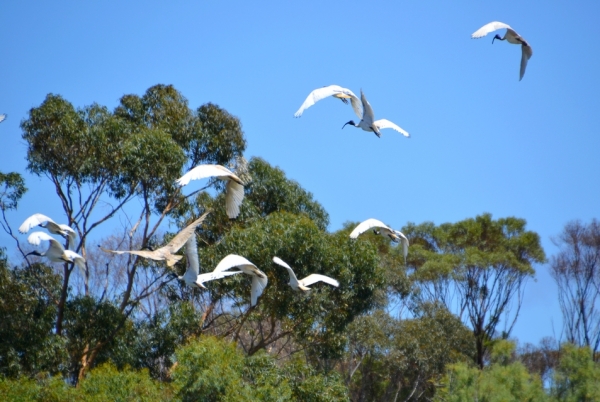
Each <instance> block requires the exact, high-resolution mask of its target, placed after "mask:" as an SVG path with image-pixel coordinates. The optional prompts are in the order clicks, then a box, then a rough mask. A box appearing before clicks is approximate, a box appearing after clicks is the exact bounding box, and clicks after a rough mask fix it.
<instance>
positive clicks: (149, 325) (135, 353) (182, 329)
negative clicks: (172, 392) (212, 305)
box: [112, 301, 202, 380]
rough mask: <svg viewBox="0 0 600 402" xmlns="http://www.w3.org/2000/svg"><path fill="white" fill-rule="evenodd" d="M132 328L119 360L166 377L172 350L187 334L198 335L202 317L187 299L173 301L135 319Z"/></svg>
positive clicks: (162, 378) (163, 378) (171, 358)
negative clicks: (129, 341)
mask: <svg viewBox="0 0 600 402" xmlns="http://www.w3.org/2000/svg"><path fill="white" fill-rule="evenodd" d="M132 332H133V333H132V334H131V335H132V336H131V343H129V344H127V345H124V347H123V352H124V353H123V354H121V355H120V357H121V358H122V360H121V361H122V362H123V363H127V364H129V365H131V366H132V367H136V368H148V369H149V372H150V374H151V376H152V377H153V378H157V379H160V380H167V379H168V370H169V369H170V367H171V366H172V365H173V358H174V356H175V350H176V349H177V347H179V346H180V345H183V344H185V343H186V342H187V340H188V339H189V338H191V337H193V336H197V335H200V333H201V332H202V317H201V314H199V313H198V312H197V311H196V310H195V309H194V308H193V305H192V304H191V303H190V302H188V301H172V302H171V303H169V305H168V307H167V308H166V309H164V310H160V311H158V312H157V313H156V314H155V315H154V316H153V317H151V318H150V319H147V320H142V321H140V322H138V323H136V324H135V326H134V327H133V328H132ZM112 360H113V361H115V359H114V357H113V359H112Z"/></svg>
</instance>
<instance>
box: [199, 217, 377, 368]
mask: <svg viewBox="0 0 600 402" xmlns="http://www.w3.org/2000/svg"><path fill="white" fill-rule="evenodd" d="M231 253H233V254H239V255H242V256H244V257H246V258H247V259H249V260H250V261H251V262H253V263H254V264H256V266H257V267H259V269H262V270H263V271H264V272H265V273H266V275H267V276H268V278H269V285H268V286H267V288H266V289H265V291H264V293H263V295H262V296H261V297H260V299H259V306H260V308H259V309H258V310H256V311H254V312H252V315H251V317H250V319H249V322H260V321H263V320H268V323H269V324H268V325H269V326H271V327H272V328H271V330H270V331H266V332H263V333H262V334H259V335H260V336H259V337H258V338H257V339H256V342H254V341H252V342H251V343H252V346H251V347H250V350H251V351H250V353H254V352H255V351H257V350H259V349H260V348H262V347H264V346H265V345H266V344H268V343H270V341H271V340H274V339H278V337H280V336H281V335H282V332H284V333H287V334H290V335H293V336H294V337H295V338H296V339H297V341H298V342H300V343H302V344H306V345H310V347H311V348H314V350H315V351H318V352H317V353H319V354H322V355H323V356H325V355H328V354H331V355H332V356H333V355H337V354H339V353H340V352H341V350H342V348H343V339H342V338H341V337H340V336H338V335H339V334H340V333H341V332H342V331H343V330H344V329H345V327H346V325H348V324H349V323H350V322H351V321H352V320H353V318H354V317H355V316H356V315H358V314H361V313H363V312H365V311H367V310H369V309H371V308H373V307H374V306H375V302H376V299H375V296H376V291H377V289H379V288H381V287H382V286H383V273H382V270H381V269H380V267H379V265H378V260H377V254H376V252H375V250H374V249H373V248H372V247H371V246H370V245H369V244H368V243H360V242H358V243H357V242H354V241H352V240H351V239H348V238H347V237H346V236H344V235H338V234H329V233H326V232H323V231H321V230H320V229H319V227H318V226H317V225H316V224H315V222H314V221H312V220H311V219H309V218H308V216H306V215H293V214H290V213H272V214H270V215H268V216H267V217H266V218H264V219H261V220H256V221H253V222H252V223H251V224H249V225H248V226H247V227H244V228H241V227H237V226H236V227H233V228H232V229H231V231H230V232H229V233H228V234H227V235H226V236H225V237H224V238H223V240H222V241H221V243H219V244H218V245H217V246H215V247H210V248H207V249H206V250H205V251H204V252H203V253H202V254H201V255H200V257H201V266H203V267H215V266H216V265H217V264H218V262H219V261H220V260H221V259H222V258H223V257H225V256H226V255H228V254H231ZM273 256H278V257H280V258H281V259H283V260H284V261H286V262H287V263H288V264H290V266H291V267H292V268H293V269H294V270H295V273H296V276H297V277H299V278H303V277H305V276H307V275H309V274H311V273H321V274H324V275H327V276H330V277H332V278H336V279H337V280H338V281H339V282H340V287H339V288H333V287H331V286H329V285H326V284H323V283H316V284H314V285H313V286H312V290H311V291H310V292H309V293H306V294H304V293H302V292H294V291H293V290H292V289H291V288H290V287H289V286H288V282H289V275H288V272H287V271H286V270H285V269H283V268H281V267H279V266H277V265H275V264H274V263H273V262H272V258H273ZM209 286H210V289H211V291H213V292H215V293H214V294H213V295H215V294H216V295H224V294H232V295H234V297H235V300H237V301H238V302H239V303H244V304H245V303H248V300H249V298H250V279H249V278H248V277H247V275H238V276H236V277H232V278H228V279H227V280H222V281H215V282H213V283H211V284H210V285H209ZM275 322H280V323H281V325H280V328H281V331H282V332H273V330H274V329H275V327H276V325H275V324H274V323H275Z"/></svg>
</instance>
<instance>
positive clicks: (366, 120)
mask: <svg viewBox="0 0 600 402" xmlns="http://www.w3.org/2000/svg"><path fill="white" fill-rule="evenodd" d="M360 99H361V102H362V108H363V112H362V113H360V109H359V110H358V111H357V110H356V108H354V112H355V113H356V115H357V116H358V118H359V119H361V120H360V122H359V123H358V124H356V123H355V122H354V120H350V121H349V122H348V123H346V124H350V125H351V126H354V127H359V128H362V129H363V130H365V131H372V132H374V133H375V135H376V136H377V137H381V132H380V130H383V129H384V128H391V129H394V130H396V131H397V132H399V133H400V134H402V135H403V136H405V137H410V134H408V133H407V132H406V131H404V130H403V129H401V128H400V127H398V126H397V125H396V124H394V123H392V122H391V121H389V120H386V119H380V120H377V121H375V114H374V113H373V108H372V107H371V104H370V103H369V101H367V97H366V96H365V94H364V93H363V91H362V89H361V90H360ZM346 124H344V125H343V126H342V128H344V127H346Z"/></svg>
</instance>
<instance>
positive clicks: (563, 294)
mask: <svg viewBox="0 0 600 402" xmlns="http://www.w3.org/2000/svg"><path fill="white" fill-rule="evenodd" d="M553 241H554V243H555V244H556V246H558V247H559V249H560V251H559V252H558V254H557V255H554V256H552V259H551V260H550V274H551V275H552V277H553V278H554V280H555V281H556V284H557V285H558V301H559V303H560V308H561V311H562V314H563V326H564V330H565V335H566V337H567V341H569V342H571V343H574V344H575V345H578V346H589V347H590V348H591V349H592V351H593V352H594V355H595V354H596V352H598V348H599V347H600V222H598V221H597V220H596V219H592V221H591V222H590V223H589V224H583V223H581V222H579V221H573V222H569V223H567V224H566V225H565V227H564V229H563V232H562V233H561V234H560V235H559V236H558V237H557V238H555V239H553Z"/></svg>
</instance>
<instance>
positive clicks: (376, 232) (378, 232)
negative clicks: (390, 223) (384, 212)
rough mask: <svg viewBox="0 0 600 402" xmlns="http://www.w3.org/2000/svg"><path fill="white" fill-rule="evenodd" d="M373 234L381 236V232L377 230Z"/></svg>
mask: <svg viewBox="0 0 600 402" xmlns="http://www.w3.org/2000/svg"><path fill="white" fill-rule="evenodd" d="M373 233H375V234H376V235H378V234H381V231H379V230H377V229H373Z"/></svg>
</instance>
